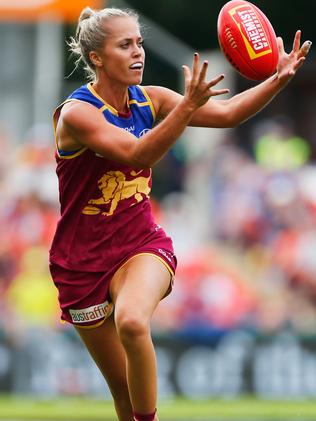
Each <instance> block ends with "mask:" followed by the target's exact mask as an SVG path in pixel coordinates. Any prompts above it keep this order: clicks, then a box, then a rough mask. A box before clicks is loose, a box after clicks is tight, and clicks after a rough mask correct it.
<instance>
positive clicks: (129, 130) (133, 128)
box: [123, 124, 135, 133]
mask: <svg viewBox="0 0 316 421" xmlns="http://www.w3.org/2000/svg"><path fill="white" fill-rule="evenodd" d="M123 128H124V130H126V131H127V132H129V133H132V132H134V131H135V126H134V124H133V125H132V126H130V127H123Z"/></svg>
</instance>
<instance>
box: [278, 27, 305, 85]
mask: <svg viewBox="0 0 316 421" xmlns="http://www.w3.org/2000/svg"><path fill="white" fill-rule="evenodd" d="M311 46H312V42H311V41H305V42H304V43H303V44H302V45H301V31H296V34H295V37H294V41H293V48H292V51H291V52H290V53H289V54H287V53H286V52H285V51H284V45H283V40H282V38H281V37H278V48H279V62H278V66H277V72H278V77H279V79H280V80H282V81H284V82H287V81H289V80H290V79H291V78H292V77H293V76H294V75H295V73H296V72H297V70H298V69H299V68H300V67H301V66H302V65H303V63H304V61H305V57H306V56H307V54H308V52H309V50H310V48H311Z"/></svg>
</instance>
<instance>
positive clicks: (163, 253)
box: [158, 249, 173, 263]
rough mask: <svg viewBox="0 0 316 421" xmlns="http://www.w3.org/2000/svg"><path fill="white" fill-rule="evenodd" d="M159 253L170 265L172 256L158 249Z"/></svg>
mask: <svg viewBox="0 0 316 421" xmlns="http://www.w3.org/2000/svg"><path fill="white" fill-rule="evenodd" d="M158 251H159V253H160V254H162V255H163V256H165V258H166V259H167V260H169V262H170V263H172V256H173V255H172V254H171V253H170V252H168V251H165V250H162V249H158Z"/></svg>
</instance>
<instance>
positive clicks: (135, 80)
mask: <svg viewBox="0 0 316 421" xmlns="http://www.w3.org/2000/svg"><path fill="white" fill-rule="evenodd" d="M142 81H143V75H141V76H138V77H133V79H131V80H130V82H129V85H140V84H141V83H142Z"/></svg>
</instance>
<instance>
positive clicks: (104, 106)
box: [87, 82, 118, 117]
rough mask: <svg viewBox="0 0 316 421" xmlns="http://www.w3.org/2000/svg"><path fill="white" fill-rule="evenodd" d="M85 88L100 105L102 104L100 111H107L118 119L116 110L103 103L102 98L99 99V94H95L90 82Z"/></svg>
mask: <svg viewBox="0 0 316 421" xmlns="http://www.w3.org/2000/svg"><path fill="white" fill-rule="evenodd" d="M87 88H88V89H89V91H90V92H91V93H92V95H94V96H95V97H96V98H98V100H100V101H101V102H102V104H104V105H103V107H102V108H100V111H102V112H103V111H104V110H109V111H110V112H111V113H112V114H114V115H116V116H117V117H118V112H117V110H116V109H115V108H114V107H112V105H110V104H108V103H107V102H106V101H104V99H103V98H102V97H100V95H99V94H97V92H96V91H95V90H94V89H93V87H92V82H89V83H88V84H87Z"/></svg>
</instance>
